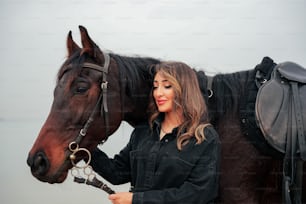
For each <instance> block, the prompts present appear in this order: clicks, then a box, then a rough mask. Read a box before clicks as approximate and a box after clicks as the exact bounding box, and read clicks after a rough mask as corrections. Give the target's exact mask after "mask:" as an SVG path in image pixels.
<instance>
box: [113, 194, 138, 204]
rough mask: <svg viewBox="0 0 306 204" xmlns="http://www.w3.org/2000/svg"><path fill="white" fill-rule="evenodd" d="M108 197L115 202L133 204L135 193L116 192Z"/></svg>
mask: <svg viewBox="0 0 306 204" xmlns="http://www.w3.org/2000/svg"><path fill="white" fill-rule="evenodd" d="M108 199H109V200H110V201H111V202H112V203H113V204H132V200H133V193H130V192H121V193H115V194H111V195H109V196H108Z"/></svg>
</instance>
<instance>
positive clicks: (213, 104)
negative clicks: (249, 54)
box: [209, 70, 255, 121]
mask: <svg viewBox="0 0 306 204" xmlns="http://www.w3.org/2000/svg"><path fill="white" fill-rule="evenodd" d="M254 79H255V72H254V70H247V71H240V72H235V73H230V74H217V75H216V76H214V79H213V84H212V90H213V92H214V95H213V97H212V98H210V99H209V110H210V112H211V116H212V120H213V121H214V120H216V119H218V118H220V117H223V116H224V115H226V114H229V113H231V114H237V113H238V111H239V107H240V103H241V100H247V99H246V98H244V97H245V90H247V89H248V88H249V87H248V84H249V82H251V83H253V82H254Z"/></svg>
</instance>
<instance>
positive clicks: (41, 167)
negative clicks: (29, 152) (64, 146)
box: [27, 152, 50, 176]
mask: <svg viewBox="0 0 306 204" xmlns="http://www.w3.org/2000/svg"><path fill="white" fill-rule="evenodd" d="M27 163H28V165H29V166H30V167H31V171H32V173H33V174H35V175H40V176H42V175H45V174H46V173H47V171H48V170H49V167H50V164H49V161H48V158H47V157H46V155H45V153H44V152H37V153H36V154H35V155H34V156H33V157H30V156H29V157H28V160H27Z"/></svg>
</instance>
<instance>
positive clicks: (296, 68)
mask: <svg viewBox="0 0 306 204" xmlns="http://www.w3.org/2000/svg"><path fill="white" fill-rule="evenodd" d="M275 69H278V71H279V73H280V74H281V75H282V77H284V78H286V79H288V80H291V81H296V82H300V83H306V69H305V68H304V67H302V66H300V65H298V64H296V63H294V62H283V63H280V64H278V65H277V66H276V67H275Z"/></svg>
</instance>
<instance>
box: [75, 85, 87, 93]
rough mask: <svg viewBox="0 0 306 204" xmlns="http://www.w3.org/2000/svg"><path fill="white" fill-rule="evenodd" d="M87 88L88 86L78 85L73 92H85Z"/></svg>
mask: <svg viewBox="0 0 306 204" xmlns="http://www.w3.org/2000/svg"><path fill="white" fill-rule="evenodd" d="M87 90H88V87H84V86H80V87H77V88H76V90H75V93H76V94H82V93H85V92H86V91H87Z"/></svg>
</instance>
